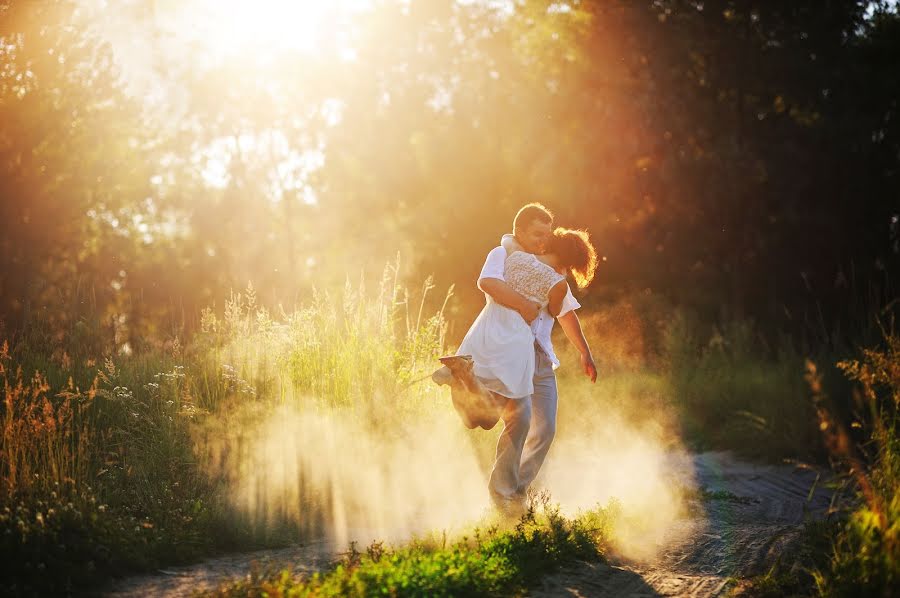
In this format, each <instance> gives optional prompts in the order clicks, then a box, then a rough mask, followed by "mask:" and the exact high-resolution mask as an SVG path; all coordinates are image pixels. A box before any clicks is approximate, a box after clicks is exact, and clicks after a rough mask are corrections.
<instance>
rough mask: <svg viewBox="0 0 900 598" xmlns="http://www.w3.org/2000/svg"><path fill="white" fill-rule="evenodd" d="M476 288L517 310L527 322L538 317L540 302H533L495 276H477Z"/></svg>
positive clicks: (503, 304)
mask: <svg viewBox="0 0 900 598" xmlns="http://www.w3.org/2000/svg"><path fill="white" fill-rule="evenodd" d="M478 288H479V289H481V290H482V291H483V292H485V293H487V294H488V295H490V296H491V297H493V298H494V301H496V302H497V303H499V304H500V305H502V306H503V307H508V308H510V309H514V310H516V311H517V312H519V315H521V316H522V318H523V319H524V320H525V321H526V322H527V323H529V324H531V323H532V322H533V321H534V319H535V318H537V317H538V313H540V311H541V305H540V303H535V302H534V301H531V300H529V299H526V298H525V297H523V296H522V295H520V294H519V293H517V292H516V291H515V290H513V288H512V287H511V286H509V285H508V284H506V283H505V282H504V281H502V280H499V279H497V278H479V279H478Z"/></svg>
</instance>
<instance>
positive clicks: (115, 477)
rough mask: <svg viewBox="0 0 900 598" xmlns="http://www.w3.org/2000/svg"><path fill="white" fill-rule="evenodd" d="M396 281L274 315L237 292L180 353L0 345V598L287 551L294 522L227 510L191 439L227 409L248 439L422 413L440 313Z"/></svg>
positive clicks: (220, 487)
mask: <svg viewBox="0 0 900 598" xmlns="http://www.w3.org/2000/svg"><path fill="white" fill-rule="evenodd" d="M397 277H398V273H397V268H396V267H394V268H389V269H386V271H385V276H384V277H383V279H382V281H381V284H380V286H379V287H377V289H376V291H375V292H374V293H373V292H367V291H366V289H365V288H364V287H363V286H362V285H360V286H358V287H352V286H350V285H348V286H347V287H346V288H345V289H343V292H342V293H338V294H337V296H329V295H328V294H326V293H321V294H317V295H315V296H314V297H313V298H312V301H311V302H310V304H308V305H304V306H300V307H298V308H297V309H296V310H294V311H292V312H290V313H285V312H284V311H283V310H281V313H280V314H278V317H274V316H272V315H271V314H270V313H269V312H268V310H266V309H265V308H263V307H261V306H259V305H257V303H256V296H255V292H254V290H253V289H252V287H249V288H248V289H247V291H246V292H244V293H238V294H233V295H232V296H231V298H230V299H229V301H228V302H226V305H225V309H224V312H222V313H219V314H217V313H216V312H215V311H214V310H212V309H210V310H207V311H205V312H204V314H203V331H202V332H201V333H200V334H199V335H197V337H195V338H194V339H192V341H191V343H189V344H188V345H187V346H182V344H181V342H180V340H179V339H174V342H170V343H168V344H167V345H166V346H165V347H159V348H155V349H154V348H152V347H148V348H146V349H144V350H142V351H141V352H140V353H135V354H124V353H119V354H114V353H112V347H111V346H107V347H106V348H105V349H104V352H101V353H100V354H97V353H94V350H96V347H97V346H98V345H102V343H100V342H99V341H97V339H98V338H103V337H104V334H103V331H102V330H100V329H99V328H98V329H97V330H96V331H95V332H94V333H93V336H94V339H93V341H92V342H84V338H85V336H91V332H90V331H89V330H87V328H88V327H89V324H90V322H89V320H82V321H78V322H76V323H75V324H73V326H74V328H73V330H69V331H68V332H64V333H62V334H51V333H50V332H48V331H46V330H42V329H40V328H32V329H31V330H30V331H29V335H28V336H27V337H25V338H19V339H17V340H16V343H15V344H14V345H12V346H10V344H9V343H8V342H7V343H4V344H3V345H2V350H0V378H2V380H3V382H2V385H3V388H4V401H3V403H2V405H0V433H2V446H0V535H2V538H3V540H2V541H0V560H2V561H3V562H4V563H5V569H6V570H7V571H9V574H8V575H7V574H5V575H4V576H3V579H2V581H0V593H7V592H13V593H21V594H45V593H48V592H53V593H58V592H65V591H78V590H81V589H84V588H90V587H96V586H97V584H100V583H102V582H104V581H105V580H108V579H109V578H110V576H113V575H119V574H124V573H127V572H132V571H141V570H147V569H149V568H153V567H158V566H162V565H165V564H173V563H182V562H189V561H192V560H196V559H198V558H200V557H202V556H205V555H209V554H212V553H216V552H221V551H226V550H235V549H244V550H247V549H252V548H258V547H262V546H266V545H270V544H272V543H280V542H285V541H289V540H292V539H297V537H296V532H297V529H296V526H293V527H292V526H291V523H292V522H289V521H279V520H277V519H276V520H269V521H267V522H265V523H264V524H261V523H260V522H258V521H257V520H255V519H254V518H252V517H248V516H247V515H246V513H245V512H243V511H242V509H241V508H239V506H238V505H236V504H235V503H234V501H233V500H232V493H233V488H231V487H229V486H228V482H229V480H228V479H226V478H223V477H217V476H215V475H211V474H210V468H209V467H208V465H209V463H207V462H205V460H206V459H207V457H208V456H209V455H207V454H205V453H204V452H203V450H201V449H202V447H203V446H204V443H205V439H204V436H203V435H204V434H208V433H209V431H210V430H215V429H217V427H218V429H220V430H221V429H223V428H224V427H226V426H227V425H228V424H230V423H233V420H232V416H233V415H234V414H235V413H236V412H240V413H242V414H244V413H247V414H251V415H250V416H247V417H245V420H244V423H246V425H247V426H248V427H251V426H253V425H256V424H257V423H258V420H259V419H260V417H261V414H264V413H270V412H272V411H273V410H275V409H276V408H277V407H278V406H279V405H285V404H299V403H304V404H314V405H315V406H317V407H318V408H328V409H332V408H334V409H336V408H340V407H343V408H345V410H347V412H348V413H351V414H352V416H353V417H356V418H361V419H365V418H366V417H367V413H371V411H369V412H367V411H366V410H362V409H358V408H357V407H358V406H359V405H362V404H375V403H376V402H377V401H376V399H378V398H382V399H385V400H384V401H381V402H379V403H378V404H379V405H380V407H382V408H385V407H389V406H395V407H397V408H398V409H407V410H408V409H416V408H419V409H422V408H425V406H427V405H430V403H429V402H428V396H423V391H424V389H425V388H426V387H424V385H422V386H420V387H416V388H414V389H413V391H409V388H410V384H411V382H413V381H414V379H415V378H416V377H421V376H422V375H424V374H425V373H427V370H428V368H429V367H430V366H431V365H432V364H433V363H434V361H435V358H436V356H437V355H438V354H439V353H440V351H441V350H442V347H443V342H444V339H443V334H444V330H445V323H444V320H443V314H442V309H443V308H442V307H440V304H439V308H440V309H439V310H438V311H432V310H431V308H429V307H428V305H429V303H428V301H429V299H430V296H429V292H430V291H431V290H432V288H433V287H432V285H431V283H430V281H426V283H425V285H424V286H423V287H422V288H421V291H420V296H419V297H418V299H419V302H418V303H417V304H415V307H411V305H413V304H412V302H411V299H410V293H408V292H406V291H405V290H404V289H403V288H402V287H401V286H400V283H399V281H398V278H397ZM448 296H449V294H448ZM444 304H446V300H445V301H444ZM75 328H77V330H75ZM91 347H93V348H94V349H91ZM425 395H427V393H425ZM387 399H390V400H389V401H387ZM252 414H256V416H255V417H254V416H252ZM273 528H274V529H275V530H276V531H275V532H273Z"/></svg>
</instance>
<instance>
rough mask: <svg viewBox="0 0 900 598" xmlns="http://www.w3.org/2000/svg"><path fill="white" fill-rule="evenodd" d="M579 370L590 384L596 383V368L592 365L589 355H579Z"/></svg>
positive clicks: (592, 359) (592, 360)
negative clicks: (588, 379) (589, 380)
mask: <svg viewBox="0 0 900 598" xmlns="http://www.w3.org/2000/svg"><path fill="white" fill-rule="evenodd" d="M581 370H582V371H583V372H584V375H585V376H587V377H588V378H590V379H591V382H592V383H593V382H596V381H597V366H596V365H594V357H593V355H591V354H590V353H582V354H581Z"/></svg>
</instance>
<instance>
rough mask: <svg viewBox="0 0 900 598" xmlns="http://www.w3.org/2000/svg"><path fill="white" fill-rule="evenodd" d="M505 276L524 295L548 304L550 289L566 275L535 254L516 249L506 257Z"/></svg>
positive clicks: (510, 284)
mask: <svg viewBox="0 0 900 598" xmlns="http://www.w3.org/2000/svg"><path fill="white" fill-rule="evenodd" d="M503 278H504V279H505V280H506V283H507V284H508V285H509V286H511V287H512V288H513V289H514V290H515V291H517V292H518V293H519V294H520V295H522V296H523V297H526V298H528V299H530V300H532V301H534V302H536V303H540V304H541V305H547V303H548V302H549V301H550V289H551V288H553V286H554V285H555V284H557V283H558V282H559V281H561V280H565V278H566V277H565V276H563V275H562V274H560V273H559V272H557V271H556V270H554V269H553V268H551V267H550V266H548V265H547V264H545V263H544V262H542V261H540V260H539V259H537V258H536V257H535V256H534V255H533V254H531V253H525V252H524V251H516V252H514V253H513V254H512V255H510V256H509V257H508V258H506V263H505V265H504V270H503Z"/></svg>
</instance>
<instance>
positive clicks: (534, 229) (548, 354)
mask: <svg viewBox="0 0 900 598" xmlns="http://www.w3.org/2000/svg"><path fill="white" fill-rule="evenodd" d="M552 230H553V214H552V213H551V212H550V211H549V210H548V209H547V208H545V207H544V206H542V205H541V204H537V203H531V204H528V205H526V206H523V207H522V208H521V209H520V210H519V211H518V213H517V214H516V217H515V219H514V220H513V235H504V239H503V240H502V244H501V246H499V247H496V248H494V249H493V250H491V252H490V253H488V256H487V259H486V260H485V263H484V267H483V268H482V270H481V275H480V276H479V278H478V288H479V289H481V290H482V291H483V292H484V293H486V294H488V295H490V296H491V297H493V299H494V301H496V302H497V303H499V304H501V305H504V306H506V307H509V308H511V309H514V310H516V311H518V312H519V314H521V316H522V317H523V318H524V319H525V321H526V322H529V323H530V324H531V329H532V332H534V336H535V343H534V351H535V372H534V394H533V395H531V396H530V397H526V398H524V399H507V400H506V404H505V405H504V406H503V409H502V412H501V417H502V419H503V432H502V433H501V434H500V439H499V440H498V442H497V454H496V459H495V461H494V467H493V470H492V471H491V479H490V483H489V489H490V492H491V498H492V499H493V501H494V503H495V504H496V505H497V506H498V507H499V508H500V509H501V510H503V511H507V512H510V511H520V510H521V509H522V506H523V505H524V500H525V493H526V491H527V490H528V487H529V485H530V484H531V482H532V481H534V479H535V477H537V474H538V472H539V471H540V468H541V465H542V464H543V462H544V458H545V457H546V456H547V452H548V451H549V450H550V444H551V443H552V442H553V437H554V435H555V433H556V408H557V398H558V397H557V389H556V376H555V374H554V369H555V368H557V367H558V366H559V361H558V360H557V358H556V354H555V353H554V352H553V344H552V343H551V340H550V335H551V332H552V331H553V320H554V318H553V317H552V316H551V315H550V314H549V312H548V311H547V309H546V308H541V306H540V304H537V303H534V302H532V301H529V300H528V299H526V298H525V297H523V296H522V295H520V294H519V293H517V292H516V291H514V290H513V289H512V288H511V287H510V286H509V285H507V284H506V282H505V281H504V278H503V272H504V262H505V261H506V258H507V256H508V255H509V254H510V253H512V252H513V251H515V250H516V249H521V250H523V251H527V252H529V253H535V254H542V253H543V252H544V246H545V244H546V242H547V239H548V238H549V236H550V234H551V232H552ZM579 307H581V305H580V304H579V303H578V301H577V300H576V299H575V297H573V296H572V292H571V290H569V291H568V292H567V293H566V298H565V299H564V300H563V305H562V310H561V311H560V313H559V315H558V316H557V318H556V319H557V320H559V324H560V326H562V329H563V331H564V332H565V334H566V337H567V338H568V339H569V341H570V342H571V343H572V344H573V345H574V346H575V348H576V349H578V352H579V354H580V355H581V367H582V370H583V371H584V374H585V375H586V376H588V377H589V378H590V379H591V382H595V381H596V379H597V368H596V366H595V365H594V358H593V356H592V355H591V350H590V347H589V346H588V343H587V340H585V338H584V333H583V332H582V330H581V323H580V322H579V320H578V316H577V315H576V314H575V310H576V309H578V308H579Z"/></svg>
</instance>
